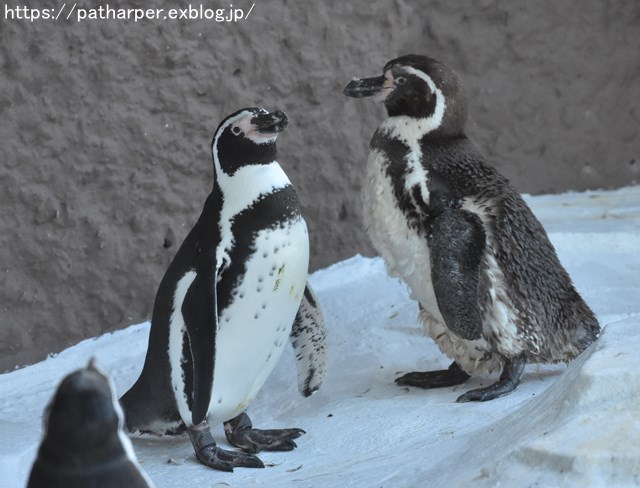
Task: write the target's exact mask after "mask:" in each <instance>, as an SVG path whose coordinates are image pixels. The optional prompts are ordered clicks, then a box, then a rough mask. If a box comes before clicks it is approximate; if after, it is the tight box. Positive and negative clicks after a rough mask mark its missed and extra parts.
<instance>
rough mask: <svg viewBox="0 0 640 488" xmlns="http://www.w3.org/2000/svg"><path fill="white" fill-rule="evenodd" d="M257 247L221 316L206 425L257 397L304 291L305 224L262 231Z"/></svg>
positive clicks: (238, 410) (234, 412) (306, 260)
mask: <svg viewBox="0 0 640 488" xmlns="http://www.w3.org/2000/svg"><path fill="white" fill-rule="evenodd" d="M256 247H257V249H258V251H256V252H255V253H254V254H253V256H251V258H250V259H249V261H248V263H247V272H246V274H245V276H244V278H243V280H242V285H241V286H240V287H239V289H238V292H237V294H236V296H235V297H234V299H233V301H232V304H231V305H230V306H229V307H228V308H227V309H226V310H223V311H221V312H220V316H219V320H218V331H217V335H216V359H215V370H214V380H213V390H212V396H211V403H210V405H209V421H210V422H222V421H225V420H229V419H231V418H233V417H235V416H236V415H238V414H239V413H241V412H242V411H243V410H245V409H246V408H247V406H248V405H249V403H251V401H252V400H253V399H254V398H255V397H256V395H257V394H258V391H260V388H261V387H262V385H263V384H264V382H265V381H266V379H267V377H268V376H269V374H270V373H271V371H272V370H273V368H274V367H275V365H276V362H277V361H278V359H279V358H280V355H281V354H282V351H283V348H284V345H285V344H286V342H287V339H288V337H289V334H290V332H291V326H292V324H293V321H294V319H295V316H296V313H297V311H298V307H299V306H300V301H301V299H302V295H303V293H304V288H305V286H306V282H307V272H308V265H309V239H308V236H307V227H306V224H305V222H304V220H302V219H299V220H297V221H295V222H293V223H291V224H290V226H289V227H286V228H285V229H278V230H275V231H271V230H265V231H262V232H260V233H259V234H258V236H257V238H256ZM263 250H266V257H265V251H263Z"/></svg>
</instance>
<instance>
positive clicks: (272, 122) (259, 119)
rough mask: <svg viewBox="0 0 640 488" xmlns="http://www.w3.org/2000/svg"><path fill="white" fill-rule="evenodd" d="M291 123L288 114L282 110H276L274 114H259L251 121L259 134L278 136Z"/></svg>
mask: <svg viewBox="0 0 640 488" xmlns="http://www.w3.org/2000/svg"><path fill="white" fill-rule="evenodd" d="M288 123H289V119H288V118H287V114H285V113H284V112H283V111H282V110H276V111H275V112H272V113H267V114H262V113H261V114H259V115H256V116H255V117H253V118H252V119H251V125H253V126H254V127H255V129H256V131H257V132H259V133H260V134H277V133H278V132H282V131H283V130H284V128H285V127H286V126H287V124H288Z"/></svg>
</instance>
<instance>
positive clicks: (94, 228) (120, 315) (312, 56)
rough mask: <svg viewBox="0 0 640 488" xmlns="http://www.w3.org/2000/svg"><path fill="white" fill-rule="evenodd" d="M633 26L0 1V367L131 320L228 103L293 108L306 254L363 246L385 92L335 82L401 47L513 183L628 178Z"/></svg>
mask: <svg viewBox="0 0 640 488" xmlns="http://www.w3.org/2000/svg"><path fill="white" fill-rule="evenodd" d="M50 3H51V5H50V6H51V7H55V8H59V7H60V6H61V5H62V3H63V2H60V3H59V4H58V5H56V4H53V3H52V2H50ZM108 3H109V5H110V6H111V7H113V8H123V7H124V8H131V7H140V6H141V3H140V2H136V1H134V0H130V1H128V2H121V1H113V0H112V1H110V2H108ZM151 3H152V4H153V5H157V6H159V7H160V6H162V7H167V2H151ZM161 3H163V4H164V5H161ZM191 3H192V4H195V2H191ZM209 3H211V2H209ZM233 3H234V4H235V7H245V8H247V9H248V7H249V6H250V2H233ZM241 3H242V5H240V4H241ZM187 4H188V3H187ZM228 4H229V3H228V2H227V3H225V2H220V4H219V5H218V6H219V7H227V6H228ZM8 5H9V6H10V7H11V6H14V5H13V4H11V3H9V4H8ZM98 5H100V4H99V3H97V1H96V4H95V5H91V4H90V3H87V4H86V5H81V6H84V7H86V8H88V7H92V6H94V7H95V6H98ZM147 6H149V5H148V2H147V4H145V7H147ZM170 6H172V7H181V6H182V5H180V2H176V4H175V5H170ZM3 7H4V5H3ZM2 14H4V11H3V12H2ZM639 25H640V2H638V1H637V0H620V1H617V2H602V1H600V0H573V1H569V0H564V1H563V0H560V1H558V0H546V1H539V2H508V3H507V2H499V1H494V0H483V1H478V2H473V3H472V2H458V1H448V0H441V1H420V2H418V1H411V0H404V1H402V0H394V1H388V0H384V1H383V0H374V1H364V0H358V1H352V2H293V1H291V0H289V1H286V0H274V1H270V2H266V1H262V2H258V4H257V5H256V6H255V7H254V9H253V11H252V13H251V17H250V18H249V19H248V20H246V21H244V22H241V23H237V24H215V23H212V22H208V21H197V20H189V21H185V20H182V21H142V22H138V23H134V22H132V21H129V22H126V21H117V20H110V21H106V20H103V21H92V22H84V23H75V22H73V21H71V20H70V21H63V20H59V21H37V22H33V23H31V22H28V21H19V20H13V21H11V20H5V19H4V18H0V41H1V42H0V64H1V66H2V71H1V73H0V83H1V84H0V87H1V90H0V142H1V144H2V160H3V165H2V171H1V173H0V180H1V181H2V195H1V199H2V205H1V206H0V226H1V227H0V230H1V232H0V265H1V268H0V272H1V275H2V285H1V288H0V326H1V328H0V371H1V370H5V369H10V368H13V367H14V366H15V365H23V364H25V363H28V362H33V361H35V360H39V359H42V358H43V357H44V355H46V354H47V353H49V352H53V351H58V350H60V349H62V348H64V347H66V346H68V345H70V344H73V343H75V342H77V341H78V340H80V339H82V338H85V337H89V336H93V335H97V334H100V333H102V332H105V331H109V330H114V329H116V328H119V327H123V326H126V325H128V324H130V323H133V322H136V321H141V320H143V319H147V318H149V316H150V313H151V306H152V302H153V296H154V293H155V289H156V286H157V284H158V282H159V280H160V278H161V276H162V274H163V271H164V268H165V267H166V266H167V264H168V263H169V261H170V259H171V257H172V255H173V254H174V252H175V251H176V249H177V246H178V245H179V243H180V242H181V240H182V239H183V238H184V236H185V235H186V232H187V231H188V230H189V229H190V227H191V225H192V224H193V223H194V222H195V220H196V218H197V217H198V214H199V211H200V208H201V204H202V202H203V201H204V199H205V197H206V195H207V193H208V191H209V188H210V185H211V181H212V179H211V157H210V154H209V144H210V139H211V136H212V132H213V130H214V129H215V127H216V125H217V123H218V122H219V120H220V119H221V118H222V117H223V116H225V115H226V114H227V113H229V112H231V111H234V110H236V109H238V108H240V107H242V106H248V105H256V104H259V105H263V106H265V107H267V108H270V109H275V108H280V109H283V110H285V111H286V112H287V113H288V114H289V116H290V120H291V123H290V126H289V128H288V129H287V131H286V132H285V133H284V134H283V135H282V136H281V138H280V139H279V151H280V160H281V163H282V165H283V166H284V168H285V170H286V171H287V172H288V173H289V175H290V178H291V179H292V181H293V182H294V184H295V185H296V187H297V189H298V193H299V196H300V199H301V201H302V202H303V205H304V211H305V215H306V218H307V221H308V224H309V228H310V232H311V239H312V252H313V258H312V269H317V268H318V267H321V266H326V265H328V264H330V263H332V262H335V261H337V260H340V259H343V258H346V257H349V256H351V255H353V254H355V253H357V252H360V253H364V254H370V253H371V248H370V247H369V244H368V243H367V240H366V237H365V235H364V233H363V231H362V229H361V226H360V223H359V212H360V209H359V197H358V192H359V187H360V182H359V177H360V174H361V173H362V170H363V167H364V161H365V157H366V152H367V144H368V140H369V138H370V136H371V134H372V133H373V130H374V129H375V127H376V125H377V124H378V123H379V121H380V120H381V118H382V117H383V109H382V107H380V106H375V105H373V104H371V103H366V102H364V101H358V100H351V99H346V98H343V97H342V96H341V90H342V87H343V86H344V84H345V83H346V82H347V81H349V79H350V78H351V77H353V76H356V75H357V76H366V75H375V74H377V73H379V72H380V69H381V67H382V65H383V64H384V62H385V61H387V60H388V59H390V58H392V57H395V56H397V55H399V54H405V53H408V52H417V53H424V54H429V55H431V56H433V57H437V58H440V59H443V60H446V61H447V62H449V63H450V64H451V65H452V66H454V67H455V68H456V69H457V70H458V71H459V72H460V74H461V76H462V78H463V80H464V81H465V82H466V86H467V88H468V92H469V94H470V104H471V106H470V116H471V122H470V125H469V131H468V132H469V134H470V135H471V137H472V138H474V139H475V141H476V143H477V144H478V145H479V146H480V147H481V148H482V150H483V151H484V153H485V154H486V155H487V156H488V157H489V158H490V159H491V160H492V161H493V162H494V163H495V164H496V165H497V166H498V167H499V169H500V170H501V171H503V172H504V173H505V174H506V175H507V176H508V177H510V178H511V179H512V180H513V182H514V183H515V184H516V186H517V187H518V188H519V189H520V190H521V191H523V192H532V193H540V192H558V191H563V190H568V189H573V190H582V189H586V188H610V187H617V186H622V185H625V184H629V183H631V182H634V181H637V180H638V177H639V174H640V162H639V159H640V149H639V148H640V131H639V127H640V102H639V101H640V84H639V83H638V80H639V75H640V56H638V53H639V52H640V36H639V35H638V26H639Z"/></svg>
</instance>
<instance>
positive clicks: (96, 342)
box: [0, 187, 640, 488]
mask: <svg viewBox="0 0 640 488" xmlns="http://www.w3.org/2000/svg"><path fill="white" fill-rule="evenodd" d="M528 200H529V202H530V204H531V205H532V207H533V208H534V211H535V212H536V214H537V215H538V216H539V217H540V218H541V220H542V221H543V223H544V224H545V226H546V228H547V229H548V231H549V233H550V237H551V240H552V241H553V243H554V245H555V246H556V248H557V250H558V253H559V254H560V258H561V260H562V262H563V263H564V264H565V266H566V267H567V268H568V270H569V272H570V274H571V275H572V277H573V279H574V282H575V283H576V286H577V287H578V289H579V290H580V291H581V292H582V294H583V295H584V297H585V299H586V300H587V302H588V303H589V304H590V305H591V306H592V308H593V309H594V311H595V312H596V314H597V315H598V317H599V319H600V321H601V323H602V325H603V326H606V327H605V328H604V332H603V334H602V335H601V337H600V339H599V340H598V342H597V343H596V344H594V345H593V346H592V347H591V348H590V349H589V350H587V351H586V352H585V353H584V354H583V355H582V356H581V357H580V358H579V359H578V360H576V361H575V362H574V363H572V364H571V365H570V366H569V367H565V366H562V365H556V366H538V365H528V366H527V368H526V370H525V374H524V377H523V382H522V384H521V385H520V386H519V387H518V389H517V390H516V391H515V392H513V393H512V394H511V395H509V396H507V397H504V398H500V399H497V400H494V401H491V402H487V403H466V404H456V403H454V401H455V399H456V397H457V396H458V395H459V394H460V393H461V392H463V391H466V390H467V389H469V388H473V387H478V386H480V385H481V384H484V385H486V384H487V383H488V382H489V381H491V380H494V379H495V378H473V379H472V380H470V381H469V382H468V383H467V384H465V385H462V386H460V387H457V388H445V389H441V390H431V391H422V390H418V389H407V388H400V387H398V386H396V385H394V383H393V379H394V378H395V377H396V376H397V375H398V374H399V373H400V372H406V371H410V370H428V369H435V368H441V367H446V366H448V364H449V360H448V359H447V358H445V357H443V356H442V355H441V354H440V353H439V352H438V350H437V348H436V346H435V345H434V344H433V342H432V341H430V340H429V339H428V338H427V337H425V336H424V335H423V333H422V330H421V328H420V327H419V325H418V322H417V319H416V315H417V306H416V304H415V303H412V302H411V301H410V300H409V299H408V294H407V290H406V287H405V286H404V285H403V284H402V283H400V282H398V281H397V280H392V279H389V278H388V277H387V275H386V273H385V270H384V266H383V263H382V262H381V261H380V260H379V259H366V258H362V257H359V256H356V257H354V258H352V259H349V260H347V261H344V262H341V263H338V264H336V265H334V266H332V267H330V268H328V269H325V270H322V271H319V272H317V273H315V274H314V275H313V276H312V280H311V281H312V283H313V285H314V287H315V289H316V292H317V294H318V296H319V299H320V302H321V304H322V306H323V308H324V313H325V319H326V321H327V325H328V329H329V332H330V339H329V345H330V350H329V352H330V364H329V373H328V375H327V378H326V380H325V384H324V386H323V388H322V389H321V390H320V391H319V392H318V393H316V394H315V395H314V396H312V397H311V398H308V399H305V398H302V397H300V396H299V395H298V393H297V389H296V377H295V366H294V360H293V355H292V353H291V350H290V348H288V349H287V351H286V352H285V354H284V357H283V358H282V359H281V361H280V363H279V364H278V366H277V367H276V369H275V371H274V373H273V374H272V376H271V377H270V378H269V380H268V381H267V383H266V385H265V387H264V388H263V390H262V392H261V393H260V395H259V396H258V398H257V400H256V401H255V403H254V404H252V405H251V407H250V408H249V414H250V415H251V417H252V419H253V421H254V425H255V426H256V427H258V428H277V427H301V428H303V429H305V430H306V431H307V434H306V435H304V436H303V437H301V438H300V439H299V442H298V446H299V447H298V449H296V450H295V451H293V452H290V453H261V454H260V457H261V459H262V460H263V461H264V462H265V464H267V467H266V468H265V469H262V470H251V469H236V471H235V472H234V473H222V472H218V471H214V470H211V469H208V468H206V467H204V466H202V465H200V464H198V463H197V462H196V461H195V459H194V457H193V455H192V451H191V445H190V443H189V441H188V438H186V437H180V438H153V437H137V438H134V439H133V445H134V448H135V450H136V453H137V455H138V458H139V460H140V462H141V464H142V466H143V468H144V469H145V470H146V471H147V473H148V474H149V476H150V477H151V478H152V479H153V481H154V482H155V484H156V486H157V487H158V488H163V487H167V488H168V487H172V488H173V487H182V486H184V487H186V486H189V487H215V486H232V487H233V486H237V487H251V486H266V487H271V486H272V487H282V486H300V487H314V488H322V487H327V488H333V487H336V486H349V487H414V486H430V487H440V486H443V487H445V486H446V487H455V486H461V487H462V486H471V485H473V486H474V487H476V486H477V487H484V486H502V487H504V486H517V487H524V486H581V487H585V486H593V487H601V486H632V485H635V484H637V483H640V443H638V442H637V439H638V432H640V402H639V401H638V398H639V395H640V375H639V372H640V352H639V351H640V187H631V188H626V189H622V190H618V191H613V192H587V193H575V194H565V195H560V196H542V197H533V198H528ZM148 329H149V324H148V323H146V324H140V325H134V326H131V327H129V328H128V329H125V330H122V331H120V332H117V333H114V334H109V335H105V336H102V337H99V338H97V339H91V340H87V341H84V342H82V343H80V344H78V345H77V346H74V347H72V348H70V349H68V350H66V351H64V352H62V353H60V354H59V355H58V356H56V357H53V358H49V359H47V360H46V361H44V362H42V363H39V364H36V365H33V366H30V367H27V368H24V369H21V370H18V371H14V372H12V373H8V374H5V375H0V486H1V487H7V488H13V487H22V486H25V484H26V480H27V477H28V474H29V470H30V467H31V463H32V462H33V459H34V457H35V454H36V450H37V446H38V442H39V440H40V435H41V425H42V424H41V416H42V411H43V409H44V407H45V405H46V403H47V402H48V400H49V397H50V396H51V394H52V393H53V391H54V389H55V387H56V385H57V383H58V382H59V381H60V380H61V379H62V377H63V376H64V375H66V374H67V373H69V372H71V371H72V370H74V369H76V368H79V367H82V366H84V365H85V364H86V363H87V360H88V358H89V357H91V356H95V357H96V358H97V361H98V365H99V366H100V368H101V369H103V370H104V371H106V372H108V373H110V374H111V375H112V377H113V379H114V381H115V384H116V387H117V389H118V391H119V393H120V394H121V393H122V392H124V391H125V390H126V389H127V388H128V387H129V386H130V385H131V384H132V383H133V381H134V380H135V378H136V377H137V375H138V373H139V371H140V369H141V367H142V361H143V358H144V353H145V349H146V344H147V335H148ZM215 437H216V440H217V441H218V443H219V444H220V445H221V446H223V447H229V446H228V445H227V443H226V441H225V439H224V434H223V432H222V428H221V426H217V427H216V431H215Z"/></svg>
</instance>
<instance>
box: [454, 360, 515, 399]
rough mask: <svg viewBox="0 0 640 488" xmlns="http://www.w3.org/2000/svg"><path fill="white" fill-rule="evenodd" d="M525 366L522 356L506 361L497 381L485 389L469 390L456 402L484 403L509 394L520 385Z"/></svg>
mask: <svg viewBox="0 0 640 488" xmlns="http://www.w3.org/2000/svg"><path fill="white" fill-rule="evenodd" d="M525 364H526V360H525V359H524V357H522V356H521V357H518V358H516V359H513V360H511V359H507V362H506V363H505V365H504V368H502V373H501V374H500V379H499V380H498V381H496V382H495V383H494V384H493V385H489V386H487V387H486V388H477V389H475V390H469V391H468V392H466V393H465V394H464V395H461V396H459V397H458V399H457V400H456V402H458V403H464V402H486V401H488V400H493V399H494V398H499V397H501V396H504V395H507V394H509V393H511V392H512V391H513V390H515V389H516V387H517V386H518V385H519V384H520V378H522V372H523V371H524V366H525Z"/></svg>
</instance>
